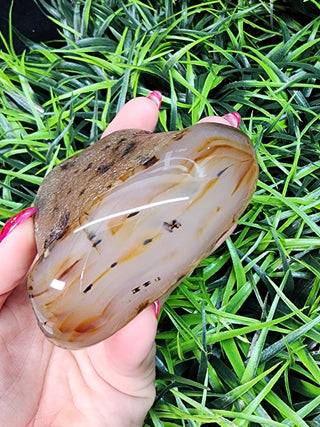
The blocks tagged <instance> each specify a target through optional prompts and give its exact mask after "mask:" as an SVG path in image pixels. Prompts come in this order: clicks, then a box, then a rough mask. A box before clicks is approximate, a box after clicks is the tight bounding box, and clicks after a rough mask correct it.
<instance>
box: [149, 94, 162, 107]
mask: <svg viewBox="0 0 320 427" xmlns="http://www.w3.org/2000/svg"><path fill="white" fill-rule="evenodd" d="M147 98H149V99H151V101H153V102H155V103H156V104H157V107H158V110H160V107H161V101H162V95H161V92H159V91H158V90H154V91H153V92H150V93H149V95H148V96H147Z"/></svg>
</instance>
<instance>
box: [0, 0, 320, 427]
mask: <svg viewBox="0 0 320 427" xmlns="http://www.w3.org/2000/svg"><path fill="white" fill-rule="evenodd" d="M39 3H40V4H41V5H42V7H43V9H44V10H45V11H46V12H47V13H48V14H49V15H50V16H51V19H52V20H53V21H54V22H55V23H56V24H57V26H58V27H59V29H60V34H61V39H60V40H59V41H58V44H59V46H58V47H53V46H52V45H50V43H47V44H45V43H41V44H37V43H34V42H31V41H29V40H25V43H26V47H27V49H26V51H25V52H24V53H23V54H22V55H19V56H18V55H16V53H15V52H14V48H13V46H12V43H10V40H9V41H7V47H6V51H3V52H0V133H1V141H0V159H1V168H0V180H1V195H0V218H1V219H2V221H4V220H5V219H7V218H8V217H9V216H11V215H12V214H14V213H15V212H17V211H19V210H21V209H22V208H24V207H26V206H29V205H30V204H31V203H32V201H33V198H34V196H35V193H36V190H37V187H38V185H39V184H40V182H41V180H42V177H43V176H44V175H45V174H46V173H47V172H48V171H49V170H50V169H51V168H52V167H53V166H54V165H56V164H57V163H58V162H59V161H60V160H61V159H63V158H65V157H68V156H71V155H72V154H74V153H75V152H76V151H78V150H80V149H82V148H83V147H85V146H87V145H88V144H90V143H92V142H94V141H95V140H96V139H98V137H99V135H100V133H101V132H102V130H103V129H104V127H105V126H107V125H108V123H109V122H110V120H111V119H112V118H113V117H114V115H115V114H116V112H117V111H118V110H119V109H120V107H121V106H122V105H123V104H124V103H125V102H126V100H128V99H130V98H132V97H135V96H138V95H146V94H147V93H148V92H149V91H150V90H154V89H158V90H161V92H162V93H163V96H164V99H163V106H162V109H161V111H160V119H159V124H158V128H157V130H158V131H166V130H173V129H176V128H178V129H180V128H183V127H185V126H188V125H191V124H192V123H194V122H196V121H197V120H198V119H200V118H201V117H203V116H206V115H211V114H217V115H223V114H225V113H227V112H229V111H232V110H236V111H238V112H239V113H240V114H241V116H242V118H243V120H242V123H241V130H242V131H244V132H245V133H246V134H248V135H249V137H250V138H251V140H252V142H253V144H254V145H255V148H256V152H257V156H258V160H259V164H260V178H259V182H258V186H257V190H256V193H255V195H254V197H253V199H252V202H251V204H250V206H249V208H248V209H247V211H246V212H245V214H244V215H243V217H242V219H241V221H240V224H239V227H238V229H237V231H236V232H235V233H234V234H233V235H232V236H231V238H229V239H228V241H227V242H226V243H225V244H224V245H223V246H222V247H220V248H219V249H218V250H217V251H216V252H215V253H214V254H212V256H210V257H209V258H208V259H206V260H205V261H204V262H203V263H201V265H200V266H199V267H198V268H197V269H196V270H195V271H194V273H193V274H192V275H191V276H190V277H188V278H187V279H186V280H185V281H184V282H183V284H181V285H180V287H179V288H178V289H177V290H176V291H175V292H174V293H173V294H172V295H171V296H170V297H169V298H168V301H167V303H166V305H165V306H164V308H163V309H162V312H161V317H160V322H159V333H158V337H157V349H158V350H157V359H156V362H157V398H156V401H155V404H154V406H153V408H152V409H151V411H150V413H149V415H148V417H147V419H146V424H145V425H146V426H148V425H154V426H167V427H169V426H170V427H171V426H172V427H173V426H200V425H207V424H210V425H219V426H255V425H263V426H283V425H295V426H315V425H318V423H319V422H320V387H319V383H320V369H319V361H320V351H319V343H320V327H319V322H320V313H319V308H318V307H319V301H320V273H319V271H320V255H319V248H320V227H319V225H318V224H319V219H320V212H319V210H320V189H319V188H320V185H319V183H320V159H319V154H320V147H319V139H320V138H319V136H320V135H319V134H320V126H319V113H320V102H319V101H320V95H319V88H320V84H319V74H320V71H319V70H320V62H319V52H320V38H319V25H320V19H319V18H318V17H317V13H316V12H317V7H318V4H317V3H316V2H307V5H306V6H308V10H307V12H308V13H306V15H305V16H304V17H300V16H299V15H298V16H294V15H293V11H292V13H291V10H289V9H287V8H286V7H285V5H286V3H285V2H281V1H278V2H274V3H273V2H270V3H268V2H264V1H262V0H260V1H258V0H256V1H247V0H243V1H242V2H231V1H226V2H221V1H207V2H205V1H204V2H202V3H196V2H192V1H191V0H182V1H181V2H177V3H174V2H171V1H168V0H162V1H160V2H157V4H156V5H154V4H153V3H154V2H151V1H147V0H141V1H137V0H132V1H130V2H128V3H125V2H119V1H109V2H107V4H106V5H105V4H104V3H105V2H102V1H99V0H81V1H78V2H76V3H75V4H73V3H72V2H64V1H62V0H51V2H50V3H46V2H45V1H44V0H39ZM55 46H56V45H55Z"/></svg>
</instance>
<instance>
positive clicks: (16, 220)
mask: <svg viewBox="0 0 320 427" xmlns="http://www.w3.org/2000/svg"><path fill="white" fill-rule="evenodd" d="M36 212H37V209H36V208H34V207H32V208H27V209H25V210H24V211H22V212H20V213H18V214H16V215H15V216H13V217H12V218H11V219H9V221H8V222H7V223H6V224H5V225H4V227H3V229H2V231H1V233H0V243H1V242H2V240H3V239H5V238H6V237H7V235H8V234H9V233H11V231H12V230H14V229H15V228H16V227H17V226H18V225H19V224H21V223H22V222H23V221H25V220H26V219H28V218H30V217H31V216H32V215H34V214H35V213H36Z"/></svg>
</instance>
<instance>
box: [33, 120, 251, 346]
mask: <svg viewBox="0 0 320 427" xmlns="http://www.w3.org/2000/svg"><path fill="white" fill-rule="evenodd" d="M257 176H258V166H257V161H256V157H255V152H254V149H253V147H252V144H251V142H250V140H249V139H248V138H247V137H246V136H245V135H244V134H243V133H242V132H240V131H238V130H236V129H234V128H232V127H229V126H225V125H222V124H213V123H202V124H197V125H194V126H191V127H189V128H187V129H184V130H182V131H177V132H168V133H162V134H152V133H148V132H144V131H140V130H124V131H118V132H114V133H112V134H110V135H109V136H107V137H105V138H103V139H101V140H100V141H98V142H97V143H95V144H94V145H92V146H90V147H88V148H87V149H86V150H83V151H82V152H81V153H79V154H77V155H75V156H74V157H72V158H71V159H68V160H66V161H65V162H63V163H61V164H60V165H58V166H57V167H56V168H54V169H53V171H52V172H51V173H50V174H49V175H48V176H47V177H46V178H45V179H44V181H43V183H42V185H41V187H40V189H39V192H38V195H37V197H36V201H35V206H36V208H37V209H38V212H37V214H36V217H35V230H36V241H37V247H38V251H39V255H40V256H39V259H38V261H37V262H36V264H35V265H34V267H33V269H32V271H31V273H30V275H29V279H28V292H29V296H30V300H31V303H32V306H33V308H34V311H35V314H36V316H37V319H38V323H39V326H40V328H41V329H42V331H43V332H44V333H45V335H46V336H47V337H48V338H49V339H50V340H51V341H52V342H53V343H54V344H56V345H58V346H61V347H64V348H68V349H79V348H82V347H85V346H88V345H92V344H95V343H97V342H99V341H101V340H103V339H106V338H107V337H109V336H111V335H112V334H113V333H115V332H116V331H117V330H119V329H120V328H122V327H123V326H124V325H125V324H126V323H128V322H129V321H130V320H131V319H132V318H133V317H134V316H136V315H137V314H138V313H139V312H140V311H141V310H143V309H144V308H145V307H146V306H148V305H149V304H151V303H152V302H153V301H155V300H157V299H159V298H160V297H161V296H163V295H165V294H167V293H168V292H171V291H172V290H173V289H174V288H175V287H176V286H177V285H178V284H179V283H180V282H181V281H182V280H183V278H184V277H186V276H187V275H188V274H189V273H190V272H191V271H192V270H193V269H194V268H195V267H196V266H197V264H198V263H199V262H200V261H202V260H203V259H204V258H205V257H207V256H208V255H209V254H210V253H211V251H212V249H213V247H214V246H215V244H216V242H217V241H218V240H219V238H220V237H221V236H222V235H223V234H225V233H226V232H227V231H228V230H229V229H230V227H231V226H232V225H233V224H234V223H235V222H236V221H237V220H238V218H239V217H240V215H241V214H242V213H243V211H244V210H245V208H246V206H247V204H248V203H249V201H250V199H251V197H252V195H253V192H254V190H255V186H256V181H257Z"/></svg>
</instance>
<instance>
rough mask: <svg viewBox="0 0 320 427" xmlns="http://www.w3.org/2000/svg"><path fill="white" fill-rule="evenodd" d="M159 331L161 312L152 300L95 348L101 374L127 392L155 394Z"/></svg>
mask: <svg viewBox="0 0 320 427" xmlns="http://www.w3.org/2000/svg"><path fill="white" fill-rule="evenodd" d="M156 331H157V313H156V310H155V306H154V304H152V305H151V306H149V307H147V308H146V309H145V310H143V311H142V312H141V313H140V314H138V316H136V317H135V318H134V319H133V320H132V321H131V322H129V323H128V324H127V325H126V326H125V327H124V328H122V329H121V330H119V331H118V332H116V333H115V334H114V335H113V336H111V337H110V338H108V339H107V340H106V341H104V342H102V343H100V344H99V345H97V346H95V347H93V348H92V352H93V355H94V357H95V358H97V360H99V364H98V366H96V369H98V371H99V374H100V375H101V376H102V377H103V378H104V379H105V380H106V381H107V382H108V383H109V384H111V385H113V386H114V387H115V388H116V389H117V390H119V391H121V392H123V393H126V394H130V395H132V396H137V397H146V394H150V393H151V394H152V391H153V388H154V379H155V366H154V365H155V360H154V357H155V341H154V340H155V335H156ZM89 350H91V349H90V348H89ZM151 397H152V396H151Z"/></svg>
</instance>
